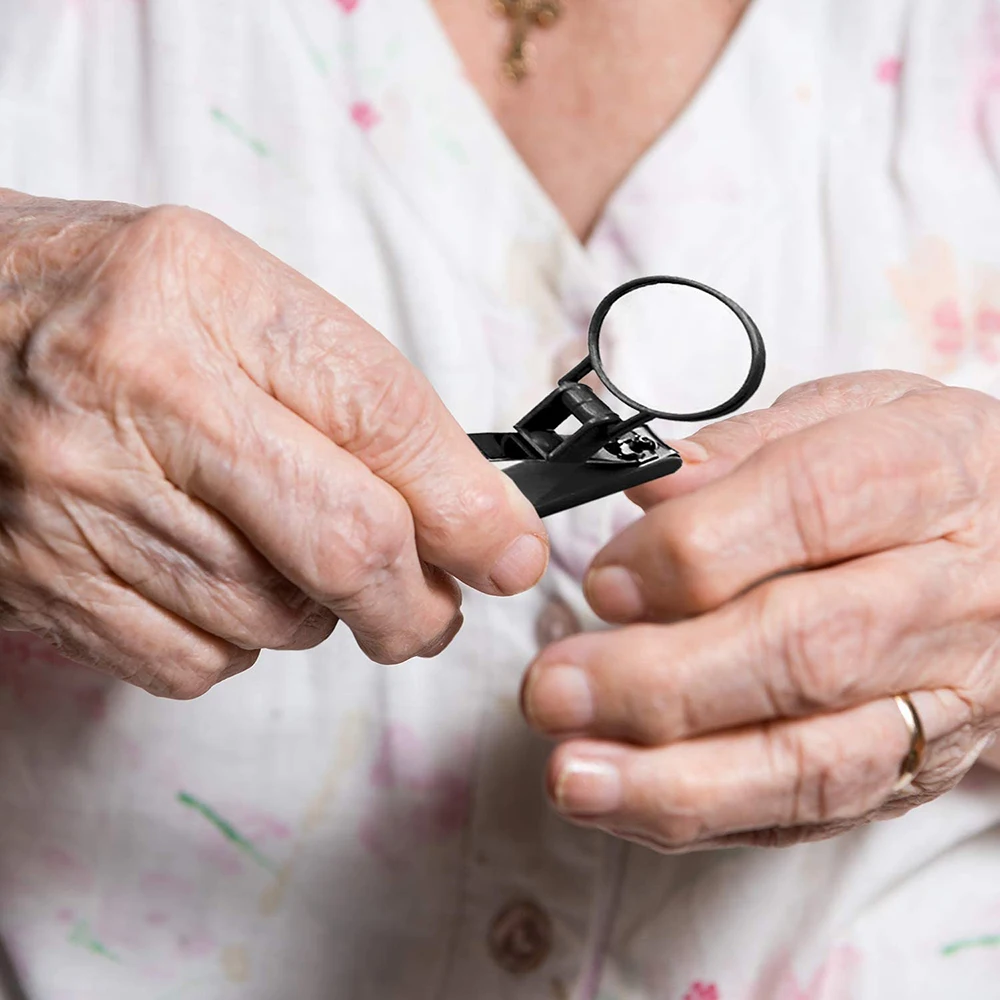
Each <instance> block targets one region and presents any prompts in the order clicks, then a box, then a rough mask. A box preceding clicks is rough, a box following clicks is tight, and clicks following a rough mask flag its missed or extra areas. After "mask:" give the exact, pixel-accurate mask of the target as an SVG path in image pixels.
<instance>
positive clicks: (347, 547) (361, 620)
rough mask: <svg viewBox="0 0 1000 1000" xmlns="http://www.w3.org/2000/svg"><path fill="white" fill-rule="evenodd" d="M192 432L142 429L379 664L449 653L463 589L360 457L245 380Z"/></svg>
mask: <svg viewBox="0 0 1000 1000" xmlns="http://www.w3.org/2000/svg"><path fill="white" fill-rule="evenodd" d="M218 377H219V378H220V379H221V378H222V377H223V376H222V375H221V374H220V375H219V376H218ZM227 390H228V391H227ZM175 411H176V412H186V413H188V414H191V413H192V407H191V405H190V404H188V405H186V406H182V405H177V404H175ZM233 414H239V415H240V416H239V419H238V420H235V421H234V418H233V416H232V415H233ZM188 423H189V424H190V426H188V427H185V428H184V429H183V431H182V432H180V434H179V433H178V430H177V428H172V427H170V426H169V425H168V424H167V422H166V421H164V420H162V419H159V420H157V421H147V422H146V423H145V424H144V425H143V427H142V436H143V439H144V440H145V441H147V442H149V443H150V447H151V450H152V453H153V457H154V459H156V461H158V462H159V463H161V465H162V467H163V468H164V470H165V472H166V475H167V477H168V479H170V480H171V482H173V483H175V484H176V485H177V486H178V487H179V488H180V489H182V490H183V491H184V492H186V493H188V494H190V495H193V496H195V497H197V498H199V499H200V500H202V501H204V502H205V503H207V504H208V505H209V506H211V507H212V508H214V509H215V510H217V511H218V512H219V513H220V514H222V515H223V516H224V517H226V518H227V519H228V520H229V521H230V522H231V523H232V524H234V525H235V526H236V528H238V529H239V531H240V532H241V533H242V534H244V535H245V536H246V537H247V538H248V539H249V541H250V543H251V544H252V545H253V546H254V548H255V549H257V551H258V552H260V553H261V555H262V556H263V558H264V559H266V560H267V562H268V563H270V565H272V566H273V567H274V568H275V569H276V570H277V571H278V573H280V574H281V576H283V577H284V578H285V579H287V580H289V581H291V583H293V584H294V585H295V586H296V587H298V588H299V589H300V590H301V591H303V592H304V593H305V594H307V595H308V596H309V597H310V598H311V599H312V600H314V601H316V602H317V603H318V604H320V605H322V606H323V607H325V608H328V609H329V610H330V611H332V612H333V613H334V614H335V615H336V616H337V617H338V618H340V619H342V620H343V621H344V623H345V624H346V625H347V626H348V627H349V628H350V629H351V631H352V633H353V634H354V636H355V638H356V639H357V641H358V643H359V644H360V646H361V647H362V649H363V650H364V651H365V652H366V654H367V655H369V656H370V657H371V658H372V659H375V660H377V661H379V662H386V663H392V662H399V661H401V660H404V659H407V658H409V657H411V656H415V655H420V654H422V653H426V652H428V651H431V652H433V651H437V650H439V649H440V648H443V645H442V644H443V643H446V642H447V641H448V639H449V638H450V637H451V636H453V635H454V634H455V632H457V630H458V627H459V626H460V624H461V615H460V613H459V611H458V608H459V604H460V594H459V592H458V588H457V587H456V586H455V585H454V583H453V582H452V581H451V580H450V579H448V578H447V577H446V576H444V575H443V574H441V573H439V572H435V571H434V570H432V569H430V568H428V567H426V566H425V565H423V564H422V563H421V561H420V559H419V557H418V555H417V551H416V547H415V544H414V534H413V521H412V517H411V515H410V511H409V508H408V507H407V505H406V502H405V501H404V500H403V498H402V497H401V496H400V495H399V494H398V493H397V492H396V491H395V490H394V489H392V487H390V486H389V485H388V484H387V483H386V482H384V481H383V480H381V479H379V478H377V477H376V476H375V475H373V474H372V472H371V471H370V470H369V469H368V468H366V467H365V466H364V465H363V464H362V463H361V462H360V461H359V460H358V459H357V458H355V457H354V456H352V455H350V454H348V453H347V452H346V451H344V450H343V449H341V448H338V447H337V446H336V445H334V444H333V443H332V442H331V441H330V440H329V439H328V438H326V437H325V436H324V435H323V434H321V433H320V432H319V431H317V430H316V429H315V428H314V427H312V426H311V425H309V424H308V423H306V422H305V421H303V420H302V419H300V418H299V417H297V416H296V415H295V414H294V413H292V412H291V411H290V410H288V409H286V408H285V407H284V406H282V405H281V404H280V403H279V402H277V401H276V400H275V399H273V398H272V397H270V396H268V395H267V394H266V393H264V392H262V391H261V390H260V389H258V388H257V387H256V386H254V385H253V384H252V383H250V382H249V381H248V380H246V379H243V378H241V377H237V378H232V379H230V382H229V384H228V385H221V386H220V385H217V386H216V394H215V395H214V396H213V397H211V398H207V399H204V400H202V401H201V405H199V406H198V407H197V408H196V409H194V411H193V416H189V417H188ZM181 435H182V436H181ZM179 436H181V439H180V440H178V437H179Z"/></svg>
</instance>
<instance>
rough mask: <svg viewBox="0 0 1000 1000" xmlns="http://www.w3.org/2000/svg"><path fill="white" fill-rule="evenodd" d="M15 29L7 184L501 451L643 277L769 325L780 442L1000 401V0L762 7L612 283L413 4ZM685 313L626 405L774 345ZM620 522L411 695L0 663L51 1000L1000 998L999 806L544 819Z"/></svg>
mask: <svg viewBox="0 0 1000 1000" xmlns="http://www.w3.org/2000/svg"><path fill="white" fill-rule="evenodd" d="M0 25H2V26H3V28H2V30H0V184H2V185H5V186H8V187H11V188H15V189H18V190H23V191H28V192H30V193H35V194H39V195H46V196H59V197H67V198H106V199H113V200H119V201H128V202H137V203H141V204H155V203H162V202H173V203H184V204H188V205H193V206H195V207H197V208H200V209H203V210H205V211H208V212H211V213H213V214H215V215H217V216H219V217H220V218H222V219H223V220H224V221H226V222H227V223H229V224H230V225H232V226H233V227H235V228H236V229H238V230H239V231H241V232H243V233H245V234H247V235H248V236H250V237H251V238H253V239H254V240H256V241H258V242H259V243H260V244H261V245H263V246H264V247H265V248H266V249H267V250H269V251H270V252H272V253H274V254H275V255H277V256H278V257H280V258H282V259H283V260H285V261H287V262H288V263H289V264H291V265H292V266H294V267H296V268H298V269H300V270H301V271H302V272H304V273H305V274H306V275H308V276H309V277H310V278H312V279H313V280H315V281H317V282H318V283H320V284H321V285H323V286H324V287H325V288H327V289H328V290H329V291H331V292H332V293H333V294H335V295H337V296H338V297H340V298H341V299H342V300H343V301H344V302H346V303H347V304H348V305H349V306H351V307H352V308H353V309H355V310H356V311H358V312H359V313H360V314H362V315H363V316H364V317H365V318H366V319H367V320H369V321H370V322H371V323H372V324H374V326H376V327H377V328H378V329H379V330H381V331H382V332H383V333H384V334H385V335H386V336H388V337H390V338H391V339H392V340H393V341H394V342H395V343H397V344H398V345H399V346H400V347H401V348H402V349H403V350H404V351H405V352H406V353H407V355H408V356H409V357H410V358H411V359H412V360H413V361H414V362H415V363H417V364H418V365H420V366H421V367H422V368H423V369H424V370H425V371H426V372H427V373H428V374H429V376H430V377H431V379H432V380H433V382H434V384H435V386H436V387H437V389H438V391H439V392H440V393H441V395H442V397H443V398H444V400H445V402H446V403H447V405H448V406H449V407H450V409H451V410H452V411H453V412H454V413H455V414H456V416H457V418H458V419H459V420H460V421H461V422H462V424H463V426H465V427H466V428H467V429H468V430H470V431H476V430H493V429H496V430H499V429H504V428H506V427H509V426H510V424H511V422H512V421H513V420H514V419H516V418H517V417H519V416H521V415H522V414H523V413H524V412H525V411H526V410H527V409H528V408H530V406H531V405H533V404H534V403H535V402H537V401H538V400H539V399H540V398H541V397H542V396H543V395H544V393H545V392H546V391H548V389H549V388H550V387H551V385H552V384H553V380H554V379H555V378H556V377H558V376H559V375H560V374H562V373H564V372H565V371H567V370H568V369H569V368H570V367H571V366H572V364H574V363H575V362H576V361H578V360H579V359H580V358H582V357H583V356H584V354H585V350H586V347H585V331H586V324H587V320H588V318H589V315H590V312H591V310H592V309H593V308H594V306H595V305H596V303H597V302H598V301H599V299H600V298H601V297H602V296H603V295H604V294H605V293H606V292H607V291H609V290H610V289H611V288H612V287H613V286H614V285H616V284H617V283H619V282H621V281H623V280H626V279H628V278H631V277H634V276H637V275H640V274H650V273H674V274H681V275H686V276H689V277H693V278H697V279H699V280H702V281H705V282H708V283H710V284H712V285H715V286H716V287H718V288H720V289H722V290H724V291H725V292H726V293H727V294H729V295H731V296H732V297H733V298H735V299H736V300H738V301H739V302H741V303H742V304H743V305H744V306H745V307H746V308H747V309H748V310H749V311H750V312H751V314H752V315H753V316H754V317H755V319H756V320H757V322H758V323H759V325H760V327H761V329H762V331H763V332H764V335H765V338H766V341H767V346H768V354H769V369H768V374H767V378H766V381H765V384H764V387H763V388H762V390H761V392H760V393H759V394H758V396H757V398H756V399H755V401H754V405H766V404H767V403H768V402H770V401H771V400H772V399H773V398H774V397H775V396H776V395H777V394H778V393H780V392H781V391H782V390H784V389H786V388H788V387H790V386H792V385H794V384H796V383H799V382H802V381H804V380H806V379H809V378H813V377H817V376H821V375H826V374H832V373H835V372H842V371H851V370H858V369H863V368H877V367H893V368H904V369H910V370H914V371H920V372H925V373H928V374H932V375H935V376H937V377H940V378H942V379H945V380H950V381H953V382H955V383H956V384H964V385H970V386H974V387H976V388H981V389H984V390H986V391H990V392H995V391H997V389H998V388H1000V173H998V170H1000V3H998V2H996V0H959V2H956V0H878V2H872V0H753V3H752V4H751V6H750V8H749V12H748V14H747V15H746V17H745V19H744V21H743V22H742V24H741V26H740V27H739V29H738V31H737V33H736V35H735V36H734V38H733V39H732V42H731V44H730V46H729V48H728V49H727V51H726V53H725V54H724V56H723V58H722V59H721V61H720V63H719V64H718V66H717V67H716V69H715V70H714V71H713V73H712V74H711V76H710V78H709V79H708V80H707V82H706V83H705V85H704V86H703V88H702V89H701V91H700V92H699V93H698V95H697V97H696V98H695V100H694V101H693V103H692V104H691V106H690V107H689V108H688V109H687V110H686V112H685V113H684V114H683V116H682V117H681V118H680V120H679V121H678V122H677V123H676V124H675V125H674V126H673V127H671V128H670V129H669V131H668V132H666V133H665V134H664V135H663V136H662V137H661V138H660V139H659V140H658V141H657V142H656V143H655V144H654V145H653V146H652V148H650V149H649V151H648V152H647V153H646V154H645V155H644V156H643V157H642V159H641V160H640V162H639V163H638V164H636V166H635V167H634V169H633V170H632V171H631V172H630V174H629V176H628V177H627V178H626V180H625V181H624V183H623V184H622V185H621V187H620V188H619V190H618V191H617V192H616V193H615V194H614V196H613V198H612V199H611V200H610V202H609V204H608V205H607V208H606V210H605V212H604V214H603V216H602V218H601V220H600V222H599V224H598V226H597V228H596V230H595V232H594V233H593V236H592V237H591V238H590V239H589V240H588V241H587V243H586V245H581V243H580V242H579V241H578V240H577V239H576V238H575V237H574V236H573V234H572V233H571V232H570V231H569V230H568V229H567V227H566V225H565V224H564V222H563V221H562V219H561V218H560V216H559V214H558V212H557V211H556V209H555V207H554V206H553V204H552V203H551V201H550V200H549V199H548V197H547V196H546V195H545V194H544V192H543V191H542V190H541V188H540V187H539V185H538V184H537V183H536V182H535V180H534V179H533V177H532V176H531V175H530V174H529V172H528V171H527V169H526V168H525V166H524V164H523V163H522V162H521V160H520V159H519V158H518V157H517V155H516V153H515V152H514V151H513V149H512V148H511V146H510V145H509V143H508V142H507V140H506V138H505V137H504V136H503V134H502V132H501V131H500V130H499V128H498V127H497V125H496V123H495V122H494V121H493V120H492V119H491V118H490V117H489V115H488V113H487V111H486V109H485V107H484V106H483V104H482V102H481V101H480V99H479V98H478V97H477V95H476V94H475V93H474V91H473V90H472V89H471V87H470V85H469V84H468V82H467V81H466V80H465V78H464V76H463V74H462V70H461V67H460V65H459V64H458V61H457V59H456V56H455V54H454V53H453V52H452V50H451V49H450V47H449V45H448V43H447V41H446V38H445V36H444V34H443V32H442V30H441V27H440V25H439V24H438V22H437V21H436V19H435V16H434V14H433V11H432V9H431V8H430V6H429V4H428V3H427V0H30V2H25V0H0ZM595 141H599V137H595ZM657 315H658V314H657V307H650V308H649V309H645V310H640V314H639V321H636V322H629V323H621V324H613V329H611V330H610V331H609V339H608V345H607V350H608V352H609V358H610V359H611V361H609V363H610V364H613V365H614V370H615V371H616V372H619V373H621V375H622V378H623V379H624V380H626V381H627V383H628V385H629V386H630V387H631V389H632V390H633V395H638V396H641V398H644V399H649V400H650V401H651V402H654V403H655V405H658V406H660V405H662V406H663V407H664V408H668V409H669V408H672V407H674V406H677V407H684V406H687V405H697V404H698V403H699V402H702V401H705V402H713V401H715V400H718V399H721V398H724V397H725V396H726V395H728V394H729V393H730V392H731V391H732V389H733V388H734V387H735V385H736V384H738V382H739V380H740V378H741V376H742V371H743V368H744V365H745V360H746V359H745V349H744V348H743V347H742V346H741V347H740V348H739V349H736V348H733V349H731V350H730V349H728V348H726V349H722V348H720V347H719V346H718V343H716V342H715V341H712V342H711V343H710V344H708V345H706V342H705V340H704V338H702V337H700V336H698V335H697V332H696V331H695V330H693V329H691V328H690V327H689V326H686V325H685V324H684V323H682V322H681V321H680V320H677V321H675V322H673V323H672V324H665V323H664V322H658V321H657ZM678 315H680V316H683V315H684V314H683V313H681V314H678ZM737 341H738V337H737ZM719 343H721V342H719ZM741 352H743V353H741ZM670 372H675V373H676V372H690V373H691V377H686V378H682V379H676V378H675V379H673V380H671V379H670V378H669V377H668V374H669V373H670ZM665 385H669V386H670V387H671V392H672V393H675V395H674V396H672V397H671V398H670V399H665V398H664V386H665ZM681 397H684V398H681ZM666 430H667V432H668V433H673V434H684V433H687V432H688V430H687V429H685V428H683V427H668V428H666ZM634 516H635V512H634V510H633V509H632V508H631V506H630V505H629V504H628V502H627V501H626V500H624V499H623V498H620V497H619V498H614V499H612V500H609V501H607V502H601V503H599V504H594V505H590V506H587V507H585V508H581V509H579V510H577V511H573V512H569V513H567V514H564V515H560V516H558V517H556V518H553V519H551V521H550V522H549V524H550V528H551V533H552V537H553V543H554V558H553V565H552V568H551V571H550V572H549V574H548V576H547V578H546V579H545V581H544V582H543V583H542V585H540V586H539V587H538V588H536V589H535V590H534V591H532V592H531V593H528V594H525V595H523V596H521V597H518V598H514V599H509V600H497V599H491V598H485V597H482V596H479V595H476V594H467V595H466V599H465V610H466V619H467V624H466V627H465V629H464V630H463V632H462V633H461V635H460V636H459V637H458V639H457V640H456V641H455V642H454V644H453V645H452V646H451V647H450V648H449V649H448V651H447V652H446V653H445V654H444V655H442V656H440V657H439V658H437V659H436V660H433V661H419V662H415V663H410V664H406V665H405V666H401V667H394V668H385V667H380V666H375V665H372V664H370V663H368V662H367V661H366V660H365V659H364V658H363V656H362V655H361V654H360V653H359V652H358V650H357V649H356V647H355V645H354V642H353V640H352V638H351V636H350V635H349V634H348V633H347V632H346V631H338V632H337V633H335V635H334V636H333V638H332V639H331V640H330V641H329V642H327V643H325V644H324V645H323V646H322V647H320V648H319V649H316V650H312V651H308V652H295V653H280V654H278V653H265V654H264V655H263V656H262V657H261V660H260V662H259V664H258V665H257V666H256V667H255V668H254V669H252V670H251V671H249V672H248V673H246V674H244V675H242V676H239V677H236V678H234V679H232V680H229V681H226V682H225V683H224V684H222V685H220V686H219V687H218V688H217V689H215V690H213V691H211V692H210V693H209V694H208V695H206V696H205V697H203V698H201V699H198V700H197V701H195V702H192V703H183V704H176V703H170V702H165V701H158V700H155V699H154V698H152V697H149V696H147V695H145V694H143V693H142V692H140V691H137V690H134V689H131V688H129V687H128V686H126V685H124V684H121V683H117V682H114V681H112V680H108V679H106V678H103V677H100V676H98V675H95V674H91V673H89V672H87V671H84V670H82V669H80V668H76V667H74V666H73V665H71V664H68V663H66V662H65V661H62V660H61V659H60V658H59V657H58V656H56V655H55V654H54V653H52V652H50V651H49V650H48V649H47V647H46V646H44V644H42V643H41V642H40V641H37V640H35V639H32V638H30V637H27V636H25V635H22V634H15V633H7V634H3V633H0V935H2V937H3V939H4V940H5V941H6V943H7V946H8V948H9V950H10V952H11V956H12V959H13V961H14V964H15V965H16V967H17V969H18V971H19V974H20V976H21V978H22V979H23V985H24V989H25V992H26V994H27V996H28V997H29V998H30V1000H146V998H149V1000H174V998H177V1000H181V998H183V1000H234V998H239V1000H279V998H280V1000H330V998H336V1000H348V998H349V1000H404V998H405V1000H473V998H475V1000H566V998H570V997H573V998H574V1000H597V998H600V1000H886V998H887V997H906V998H908V1000H924V998H926V1000H930V998H935V1000H936V998H941V997H976V998H982V997H990V996H1000V775H997V774H995V773H994V772H991V771H987V770H985V769H976V770H975V771H973V773H972V774H971V775H970V777H969V778H968V779H967V780H966V781H965V782H964V783H963V784H962V785H961V786H960V787H959V788H958V789H956V790H955V791H953V792H951V793H950V794H948V795H947V796H945V797H944V798H942V799H940V800H939V801H937V802H935V803H932V804H930V805H927V806H924V807H922V808H920V809H918V810H916V811H914V812H913V813H911V814H910V815H908V816H906V817H905V818H902V819H899V820H895V821H892V822H888V823H883V824H878V825H875V826H872V827H869V828H867V829H863V830H859V831H857V832H855V833H852V834H849V835H847V836H843V837H840V838H839V839H836V840H833V841H829V842H825V843H821V844H815V845H809V846H801V847H796V848H792V849H786V850H782V851H777V852H768V851H762V850H733V851H727V852H724V853H702V854H694V855H689V856H679V857H667V856H660V855H657V854H654V853H652V852H650V851H647V850H645V849H642V848H638V847H634V846H629V845H625V844H623V843H620V842H617V841H614V840H612V839H610V838H607V837H604V836H603V835H600V834H597V833H594V832H590V831H583V830H579V829H576V828H574V827H572V826H571V825H569V824H567V823H565V822H564V821H563V820H561V819H560V818H559V817H557V816H556V815H555V814H554V813H553V812H552V811H551V810H550V809H549V807H548V806H547V804H546V802H545V800H544V796H543V793H542V786H541V773H542V768H543V765H544V761H545V757H546V754H547V745H546V744H545V743H544V741H542V740H540V739H538V738H536V737H534V736H532V735H531V734H530V733H529V732H528V730H527V728H526V727H525V725H524V723H523V721H522V720H521V718H520V716H519V714H518V710H517V704H516V695H517V688H518V683H519V680H520V676H521V673H522V671H523V669H524V667H525V665H526V664H527V663H528V662H529V660H530V659H531V657H532V656H533V655H534V654H535V652H536V651H537V649H538V642H539V635H541V637H542V639H544V638H545V635H546V634H547V633H546V632H545V627H543V626H544V625H545V623H546V622H549V623H550V624H551V622H552V621H553V620H555V619H553V617H552V616H553V614H556V613H558V614H557V617H558V615H562V616H563V619H565V618H567V617H569V618H572V616H573V615H575V616H576V617H577V618H578V619H579V621H580V623H581V625H582V626H583V627H588V628H592V627H596V624H597V623H596V622H595V621H594V620H593V618H592V617H590V616H589V615H588V613H587V611H586V608H585V607H584V605H583V602H582V600H581V597H580V593H579V583H578V581H579V578H580V575H581V574H582V572H583V570H584V568H585V566H586V564H587V562H588V560H589V558H590V556H591V555H592V554H593V553H594V551H595V550H596V549H597V547H599V546H600V545H601V544H602V543H603V542H604V541H605V540H607V539H608V538H609V537H610V536H611V534H612V533H613V532H614V531H615V530H616V529H617V528H619V527H621V526H622V525H624V524H626V523H627V522H628V521H629V520H630V519H631V518H633V517H634ZM546 616H548V617H546ZM518 902H523V903H529V904H531V906H532V907H534V910H533V912H535V913H540V914H544V915H545V916H546V918H547V919H548V920H549V921H550V922H551V934H552V939H551V947H549V948H546V954H545V955H544V960H543V961H542V962H541V964H540V965H539V967H538V968H537V969H535V970H533V971H530V972H524V973H521V974H517V973H514V972H511V971H508V970H507V969H505V968H504V966H503V964H502V962H500V961H498V960H497V958H496V933H497V932H496V925H495V921H496V919H497V916H498V914H501V913H502V912H504V910H505V908H507V907H508V906H509V905H511V904H516V903H518ZM491 943H492V944H493V947H491Z"/></svg>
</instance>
